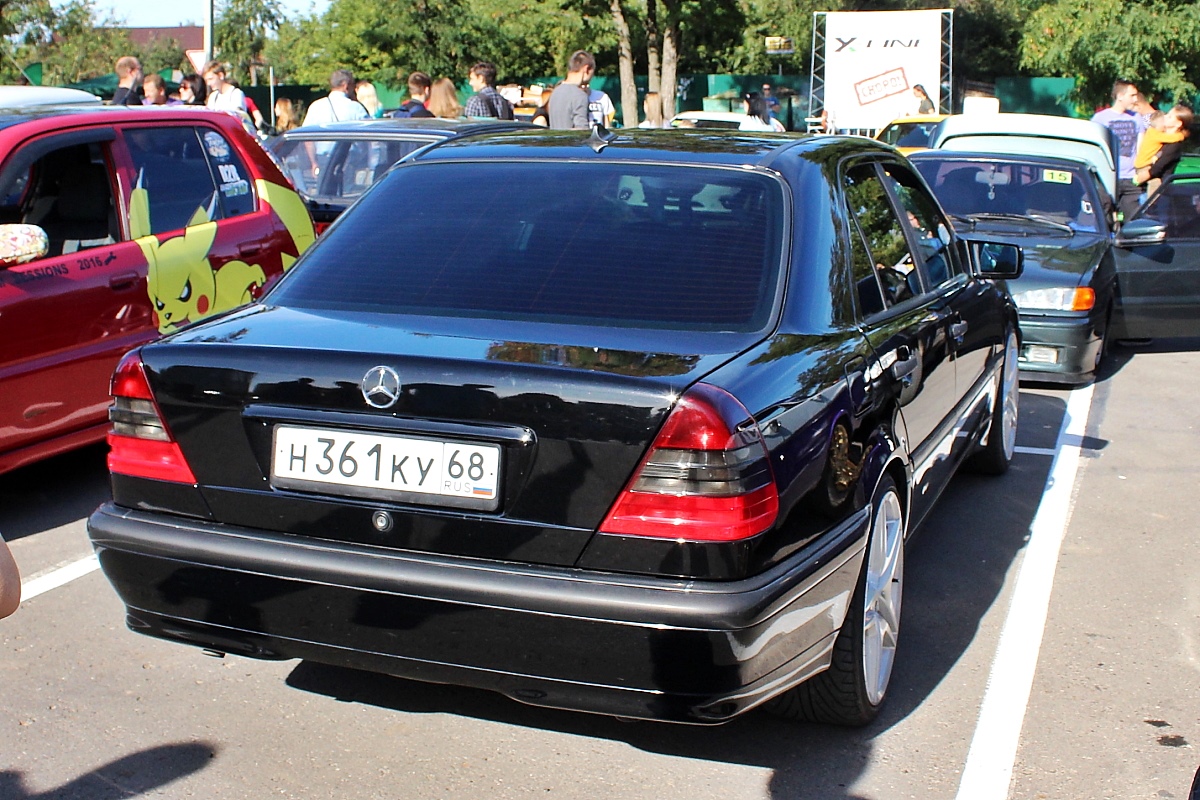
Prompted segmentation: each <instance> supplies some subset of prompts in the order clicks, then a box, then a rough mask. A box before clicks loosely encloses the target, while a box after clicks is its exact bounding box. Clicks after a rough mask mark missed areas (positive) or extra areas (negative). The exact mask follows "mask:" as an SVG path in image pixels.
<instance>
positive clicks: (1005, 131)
mask: <svg viewBox="0 0 1200 800" xmlns="http://www.w3.org/2000/svg"><path fill="white" fill-rule="evenodd" d="M930 145H931V146H932V147H933V148H934V149H947V150H975V151H990V152H994V153H1006V154H1012V155H1021V154H1037V155H1047V156H1060V157H1067V158H1076V159H1081V160H1084V161H1087V162H1088V163H1089V164H1091V165H1092V166H1093V167H1094V168H1095V169H1096V173H1097V174H1098V175H1099V176H1100V179H1101V181H1103V183H1104V186H1105V188H1106V189H1108V192H1109V194H1112V195H1114V196H1115V194H1116V188H1117V159H1116V153H1117V148H1116V144H1115V142H1114V137H1113V134H1112V132H1111V131H1110V130H1109V129H1108V128H1106V127H1104V126H1103V125H1101V124H1100V123H1098V122H1092V121H1091V120H1087V119H1071V118H1069V117H1055V116H1050V115H1048V114H955V115H954V116H951V117H947V118H946V119H944V120H942V122H941V123H940V124H939V125H938V127H937V128H936V129H935V130H934V132H933V134H932V136H931V137H930Z"/></svg>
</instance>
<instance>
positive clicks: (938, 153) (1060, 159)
mask: <svg viewBox="0 0 1200 800" xmlns="http://www.w3.org/2000/svg"><path fill="white" fill-rule="evenodd" d="M908 160H909V161H912V162H914V163H915V162H917V161H993V162H994V161H1007V162H1011V163H1014V164H1030V165H1033V166H1038V167H1042V166H1044V167H1067V168H1071V169H1087V168H1088V167H1090V166H1091V164H1090V163H1089V162H1088V161H1087V160H1086V159H1082V158H1070V157H1066V156H1046V155H1025V154H1023V153H988V152H985V151H982V150H979V151H975V150H921V151H920V152H917V153H911V154H910V155H909V156H908Z"/></svg>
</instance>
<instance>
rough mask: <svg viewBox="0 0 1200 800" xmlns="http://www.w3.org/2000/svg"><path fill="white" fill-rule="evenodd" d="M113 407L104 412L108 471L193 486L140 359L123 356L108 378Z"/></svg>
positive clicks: (136, 353) (189, 473)
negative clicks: (106, 428) (110, 427)
mask: <svg viewBox="0 0 1200 800" xmlns="http://www.w3.org/2000/svg"><path fill="white" fill-rule="evenodd" d="M112 396H113V404H112V406H111V407H110V408H109V409H108V418H109V421H111V422H112V429H111V430H109V432H108V445H109V448H110V450H109V453H108V469H109V471H111V472H115V473H118V474H121V475H132V476H134V477H136V478H152V479H154V480H159V481H173V482H175V483H195V482H196V478H195V476H193V475H192V468H191V467H189V466H188V463H187V461H186V460H185V459H184V457H183V451H181V450H180V449H179V445H178V444H177V443H176V442H175V440H174V438H173V437H172V436H171V431H170V430H168V429H167V425H166V423H165V422H163V419H162V415H161V414H160V413H159V410H158V404H156V403H155V402H154V394H153V393H152V392H151V391H150V383H149V382H148V381H147V380H146V372H145V370H144V369H143V368H142V358H141V356H140V355H139V354H138V352H137V351H134V352H132V353H127V354H126V355H125V357H124V358H122V359H121V363H119V364H117V371H116V372H115V373H113V378H112Z"/></svg>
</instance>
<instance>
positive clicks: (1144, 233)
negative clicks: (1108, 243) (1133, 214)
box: [1117, 217, 1167, 247]
mask: <svg viewBox="0 0 1200 800" xmlns="http://www.w3.org/2000/svg"><path fill="white" fill-rule="evenodd" d="M1166 238H1167V226H1166V225H1165V224H1163V223H1161V222H1159V221H1158V220H1155V219H1148V218H1146V217H1142V218H1141V219H1134V220H1130V221H1129V222H1126V223H1125V224H1124V225H1122V226H1121V231H1120V233H1118V234H1117V247H1128V246H1129V245H1136V244H1158V243H1160V242H1162V241H1163V240H1164V239H1166Z"/></svg>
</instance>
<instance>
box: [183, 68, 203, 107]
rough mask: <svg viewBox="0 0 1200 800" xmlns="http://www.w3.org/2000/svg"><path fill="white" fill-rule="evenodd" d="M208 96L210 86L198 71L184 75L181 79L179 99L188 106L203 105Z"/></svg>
mask: <svg viewBox="0 0 1200 800" xmlns="http://www.w3.org/2000/svg"><path fill="white" fill-rule="evenodd" d="M207 98H208V87H207V86H205V85H204V79H203V78H201V77H200V76H199V75H197V74H196V73H194V72H193V73H192V74H191V75H184V76H183V79H182V80H181V81H179V99H180V100H182V101H183V104H184V105H187V106H202V105H204V101H205V100H206V99H207Z"/></svg>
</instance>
